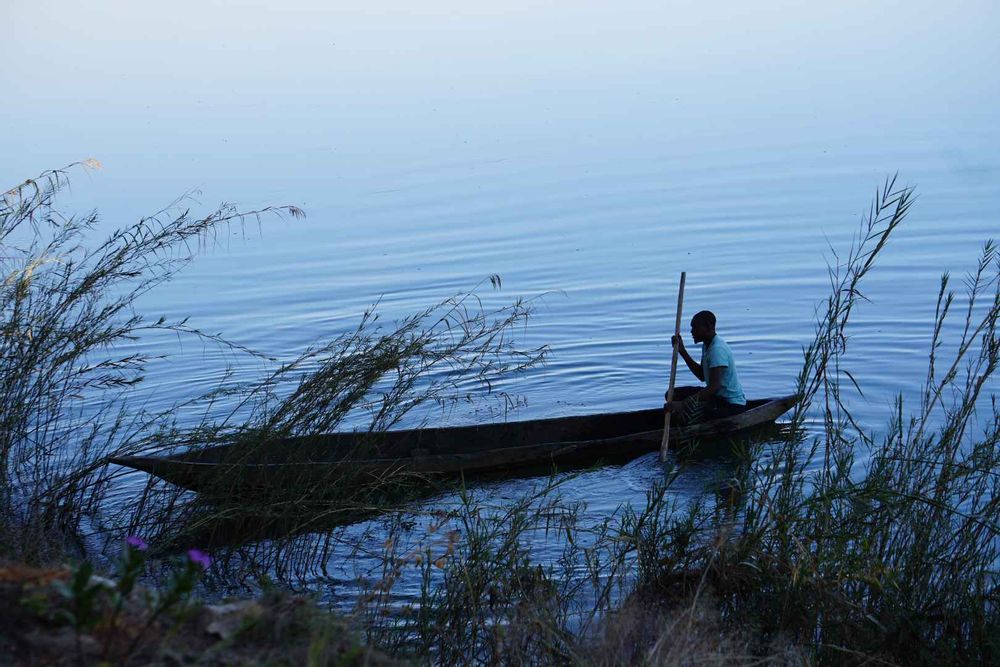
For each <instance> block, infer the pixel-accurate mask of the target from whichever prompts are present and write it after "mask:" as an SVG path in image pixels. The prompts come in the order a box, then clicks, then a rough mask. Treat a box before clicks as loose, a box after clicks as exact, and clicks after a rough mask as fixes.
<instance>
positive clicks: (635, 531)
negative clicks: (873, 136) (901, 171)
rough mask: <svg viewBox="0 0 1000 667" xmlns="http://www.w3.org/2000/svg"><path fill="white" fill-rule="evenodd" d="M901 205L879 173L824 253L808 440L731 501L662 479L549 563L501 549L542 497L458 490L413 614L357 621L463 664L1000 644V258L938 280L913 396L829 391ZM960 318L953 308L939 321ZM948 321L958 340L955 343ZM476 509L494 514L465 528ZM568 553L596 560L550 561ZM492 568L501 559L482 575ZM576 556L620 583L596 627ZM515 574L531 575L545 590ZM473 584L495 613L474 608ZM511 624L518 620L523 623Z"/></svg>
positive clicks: (783, 450)
mask: <svg viewBox="0 0 1000 667" xmlns="http://www.w3.org/2000/svg"><path fill="white" fill-rule="evenodd" d="M912 200H913V196H912V191H911V190H910V189H908V188H899V187H897V186H896V184H895V180H894V179H889V180H887V181H886V183H885V185H884V186H883V187H882V188H881V189H880V190H879V191H878V192H877V194H876V197H875V200H874V203H873V206H872V208H871V211H870V212H869V214H868V215H867V216H866V217H865V219H864V221H863V224H862V227H861V230H860V233H859V234H858V236H857V237H856V239H855V242H854V244H853V245H852V247H851V248H850V250H849V252H848V253H847V254H846V255H845V256H844V258H843V259H838V261H837V262H836V263H835V264H834V265H832V266H831V267H830V278H831V293H830V296H829V297H828V299H827V300H826V301H825V302H824V304H823V305H822V307H821V308H819V309H818V311H817V312H818V315H819V317H818V320H817V328H816V336H815V339H814V341H813V342H812V343H811V344H810V345H809V346H807V347H806V348H805V350H804V365H803V371H802V373H801V375H800V376H799V381H798V383H799V390H800V392H801V393H802V394H803V395H804V397H805V402H804V404H803V405H801V406H800V407H799V409H798V410H797V411H796V412H795V414H794V415H793V424H794V425H798V426H801V425H803V424H804V422H805V420H806V418H807V416H810V415H815V416H818V417H819V418H820V419H821V423H822V431H821V432H820V433H819V434H818V435H809V434H808V433H807V432H806V431H805V430H804V429H799V430H798V432H797V435H796V437H791V438H788V439H787V440H782V441H777V442H771V443H768V444H766V445H763V446H762V447H759V448H758V450H757V451H755V452H752V454H753V455H752V456H751V457H750V458H749V459H748V460H747V461H746V462H745V464H744V465H742V466H741V467H739V468H738V473H737V475H736V480H735V486H736V488H737V490H738V493H737V494H736V495H735V497H734V496H729V497H725V498H718V497H714V496H712V495H706V496H704V497H702V498H699V499H696V500H695V501H694V502H693V503H692V504H691V505H690V506H689V507H688V508H687V509H686V510H684V511H680V508H678V507H677V506H676V505H674V504H672V503H670V502H667V501H666V500H665V494H666V493H667V489H668V488H669V478H668V484H667V485H666V486H665V487H663V488H661V489H658V490H655V491H653V492H651V494H650V496H649V498H648V499H647V503H646V506H645V508H643V509H641V510H639V509H632V508H628V507H625V508H622V509H621V510H620V511H619V513H618V514H617V515H616V516H615V517H613V518H611V519H608V520H607V521H605V522H604V524H603V525H602V526H600V527H599V528H598V529H597V530H596V531H591V530H589V529H588V528H587V527H586V526H580V525H578V524H576V523H574V522H568V523H566V524H565V525H564V538H563V539H564V540H565V543H566V544H567V545H568V546H567V553H568V554H571V555H570V556H565V557H564V558H562V559H560V560H559V563H558V564H557V565H556V566H553V565H549V566H548V567H547V568H541V569H539V568H538V565H536V564H534V563H533V562H532V561H531V559H530V558H529V557H528V556H527V555H526V554H525V552H524V550H523V547H516V546H514V543H516V541H517V539H518V538H521V539H526V537H527V536H526V535H525V530H526V529H525V525H526V524H528V525H530V524H531V520H532V517H533V518H534V520H536V521H541V520H542V517H544V516H547V515H548V509H547V506H546V505H545V504H544V503H542V504H540V505H537V506H535V507H534V508H533V509H532V510H531V511H530V512H529V518H528V519H527V521H526V519H525V518H524V517H522V516H521V514H518V513H517V511H518V510H516V509H514V508H515V507H516V506H514V505H511V506H508V507H507V509H509V510H510V511H513V512H515V513H514V515H509V514H506V513H499V514H486V515H484V514H481V513H477V510H478V506H477V505H472V506H469V507H466V506H463V507H462V508H461V509H460V510H459V512H458V518H459V524H460V528H459V530H461V531H462V532H461V540H460V542H459V545H460V546H459V547H458V548H457V549H456V550H455V553H454V555H453V557H452V560H451V561H449V562H447V563H444V567H445V572H444V574H443V575H442V576H441V577H440V578H439V579H440V581H439V582H438V585H437V587H436V588H433V589H431V588H427V590H429V591H430V592H428V593H425V594H424V595H423V597H422V599H421V604H420V605H419V608H420V612H419V618H420V619H421V620H420V621H419V622H415V623H402V624H400V622H399V621H398V620H396V621H394V622H393V623H392V624H390V625H389V626H387V625H386V623H385V621H384V618H385V617H384V616H381V615H378V614H373V615H368V616H366V618H367V623H368V627H369V634H370V637H371V638H372V639H373V640H375V641H379V642H384V641H385V637H384V633H385V631H386V627H390V628H391V629H393V630H398V629H399V628H400V627H402V628H403V629H405V630H406V631H407V632H409V633H410V634H409V637H410V638H411V640H412V642H413V643H412V644H411V647H413V648H415V649H416V655H417V656H418V657H420V658H421V659H423V660H426V661H429V662H437V661H439V660H440V661H443V662H452V661H456V660H458V661H467V662H474V663H477V664H479V663H481V664H495V663H512V664H522V663H525V664H538V663H551V662H562V663H588V664H589V663H598V664H624V663H649V664H675V663H677V664H681V663H684V664H690V663H691V662H694V661H698V662H701V661H708V662H718V663H720V664H721V663H723V662H728V663H732V662H736V663H739V662H748V663H754V662H757V661H760V660H762V659H763V660H768V661H777V662H785V661H788V662H793V663H797V664H800V663H801V662H804V661H809V662H811V661H816V662H820V663H837V664H840V663H844V662H848V663H869V662H874V663H880V664H915V663H922V664H987V663H994V662H996V661H997V660H998V659H1000V640H998V639H997V637H998V636H1000V635H998V631H1000V609H998V603H1000V600H998V595H1000V580H998V579H997V568H998V564H1000V561H998V557H1000V551H998V549H1000V540H998V538H1000V412H998V407H997V400H996V396H995V395H993V394H990V393H989V392H990V390H991V389H992V388H994V387H995V386H996V384H995V374H996V370H997V365H998V361H1000V337H998V331H997V322H998V319H1000V253H998V251H997V247H996V245H995V244H994V243H993V242H986V243H985V244H984V246H983V248H982V251H981V253H980V256H979V257H978V259H977V261H976V263H975V265H974V267H973V269H972V271H971V272H970V273H969V274H968V275H967V276H966V278H965V280H964V291H963V293H961V294H958V293H955V292H953V291H951V290H950V289H949V286H950V283H951V280H950V277H949V276H947V275H945V276H943V277H942V279H941V285H940V292H939V294H938V299H937V306H936V309H935V313H934V317H933V319H932V320H931V321H930V326H929V331H928V344H929V354H928V371H927V375H926V380H925V384H924V387H923V391H922V392H921V397H920V399H919V401H918V402H917V403H916V404H915V405H912V406H910V405H905V404H904V402H903V399H902V397H900V398H898V399H897V400H896V403H895V407H894V410H893V413H892V414H891V415H889V418H888V423H887V428H886V429H885V434H884V435H882V436H880V437H876V436H875V435H873V434H872V433H871V432H869V431H867V430H865V429H863V428H862V427H861V425H860V424H858V423H857V421H856V420H855V419H854V417H853V415H852V414H851V411H850V407H849V404H848V401H847V399H846V396H847V394H848V390H847V389H846V388H845V387H847V388H850V387H853V388H854V389H858V390H860V387H859V386H858V385H857V383H856V382H855V380H854V377H853V375H852V374H851V373H850V371H849V363H848V362H849V355H848V343H849V340H850V335H849V334H850V328H849V324H850V317H851V315H852V314H853V313H854V312H855V311H856V310H857V309H858V307H859V305H860V302H862V301H864V300H866V298H867V297H865V295H864V293H863V292H862V290H861V286H862V281H863V279H864V278H865V276H867V275H868V274H869V273H870V272H871V271H872V270H873V268H874V266H875V263H876V260H877V259H878V257H879V255H880V254H881V252H882V251H883V250H884V249H885V247H886V245H887V243H888V241H889V238H890V236H891V234H892V233H893V232H894V231H895V230H896V229H897V227H898V226H899V225H900V224H901V223H902V221H903V220H904V219H905V216H906V214H907V213H908V211H909V208H910V205H911V203H912ZM960 302H961V303H962V307H961V308H960V309H959V308H958V307H957V305H958V304H959V303H960ZM956 312H957V314H958V317H959V319H958V321H952V320H951V319H949V318H953V317H954V316H955V314H956ZM946 331H948V332H950V331H954V332H955V333H956V335H957V338H956V339H955V340H953V341H950V343H951V344H950V345H945V344H944V341H943V336H944V332H946ZM945 349H949V350H950V354H948V355H945V354H944V350H945ZM470 514H471V515H473V516H475V517H477V520H478V521H487V522H488V524H489V525H488V527H486V528H484V527H482V526H480V525H472V526H470V525H468V520H467V518H466V517H467V516H469V515H470ZM487 517H488V518H487ZM484 535H486V536H490V537H491V539H488V540H485V543H486V544H489V545H491V548H490V549H483V547H482V545H483V544H484V540H483V536H484ZM552 539H555V538H554V537H553V538H552ZM583 545H585V546H583ZM411 553H412V552H411ZM572 554H575V555H572ZM574 558H580V559H581V560H582V562H587V563H590V562H598V563H599V566H598V567H597V568H596V569H593V570H587V569H586V568H576V569H574V568H570V572H569V573H563V572H560V571H559V566H561V564H563V563H565V562H575V561H574ZM387 562H389V563H393V564H395V570H392V572H393V573H394V576H398V571H399V567H400V563H406V562H411V561H408V560H407V558H406V557H403V558H402V559H400V557H399V556H398V555H395V556H392V557H391V558H389V560H388V561H387ZM421 563H424V564H425V563H426V560H425V561H421ZM496 563H502V564H503V567H502V568H500V569H499V570H498V571H492V570H490V566H491V565H493V564H496ZM581 572H585V573H590V575H593V574H595V573H597V574H598V575H604V576H605V577H606V579H605V580H604V581H605V583H607V582H608V581H609V580H610V581H614V582H615V583H614V584H613V585H610V588H603V589H602V590H610V589H616V590H618V591H619V595H618V596H616V597H615V602H614V603H613V604H606V605H602V604H596V603H594V601H595V600H599V601H606V599H607V598H605V597H602V596H601V595H600V594H596V595H590V596H587V595H584V596H583V600H584V601H587V600H589V601H590V603H591V605H590V607H589V609H590V616H589V617H591V618H598V619H601V620H600V621H598V622H597V623H595V624H589V623H580V622H577V623H573V622H571V621H570V619H571V616H570V615H569V614H567V612H566V610H567V609H569V608H572V605H573V604H574V603H576V604H579V603H580V592H581V591H580V589H579V588H574V587H572V586H567V585H566V584H565V582H564V581H563V579H562V577H564V576H568V577H570V580H571V581H576V582H578V583H579V582H583V581H591V580H600V576H598V578H597V579H592V577H591V576H590V575H587V574H583V575H582V574H581ZM519 573H521V574H519ZM526 573H531V576H530V579H525V577H528V574H526ZM512 577H514V580H512V579H511V578H512ZM517 577H521V578H517ZM526 580H530V581H531V582H532V586H536V585H537V586H541V587H542V588H543V590H544V591H545V592H544V594H542V596H541V597H542V600H541V601H539V600H538V599H536V598H535V597H533V595H535V594H534V591H535V590H536V589H535V588H531V587H526V586H525V584H524V582H525V581H526ZM382 581H383V582H384V581H386V580H385V579H383V580H382ZM388 581H390V582H391V581H394V578H393V577H390V578H389V579H388ZM535 582H537V583H535ZM470 588H471V589H472V590H470ZM456 591H458V592H460V593H461V595H456V594H455V592H456ZM483 599H486V600H489V601H490V604H489V606H488V607H487V611H488V612H489V613H478V612H477V611H475V610H478V609H479V608H480V607H481V603H480V600H483ZM623 600H624V602H623ZM586 608H587V605H586V604H584V609H586ZM470 610H472V611H470ZM510 610H517V614H516V616H515V615H512V614H511V612H510ZM706 610H707V611H706ZM580 615H582V616H583V617H588V614H587V612H586V611H583V612H580V611H579V610H578V616H577V617H576V618H577V620H578V619H579V618H580ZM436 619H444V620H443V621H439V622H437V624H436V625H435V621H436ZM525 619H527V620H525ZM470 625H471V626H473V627H470ZM523 627H529V628H531V632H530V633H529V634H530V637H529V638H528V639H525V638H524V634H523V633H522V632H521V631H520V630H519V629H520V628H523ZM371 628H374V630H372V629H371ZM428 635H429V638H428ZM476 637H478V638H480V640H479V641H478V643H472V642H471V639H470V638H476ZM515 640H516V641H515ZM388 645H390V646H397V645H400V643H399V640H398V639H396V640H395V643H394V642H389V643H388ZM538 656H544V657H543V658H538Z"/></svg>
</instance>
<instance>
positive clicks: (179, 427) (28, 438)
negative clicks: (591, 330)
mask: <svg viewBox="0 0 1000 667" xmlns="http://www.w3.org/2000/svg"><path fill="white" fill-rule="evenodd" d="M98 166H99V165H98V164H97V163H96V162H95V161H87V162H84V163H79V164H74V165H70V166H69V167H66V168H64V169H60V170H55V171H50V172H46V173H44V174H42V175H41V176H39V177H38V178H35V179H29V180H28V181H26V182H24V183H22V184H21V185H19V186H16V187H14V188H11V189H10V190H8V191H7V192H6V193H4V195H3V200H2V208H0V241H2V242H3V243H4V246H3V253H2V257H0V271H2V275H3V281H2V283H0V313H2V320H0V327H2V328H0V332H2V338H0V475H2V477H0V482H2V489H0V517H2V520H3V521H4V522H5V526H4V531H3V534H4V538H5V539H4V542H5V543H4V544H3V545H2V547H3V550H4V551H5V552H7V553H9V554H13V555H16V556H18V557H21V558H26V559H30V560H41V559H44V558H45V557H46V556H47V555H51V554H54V553H58V551H59V550H60V549H66V548H72V547H73V545H72V542H73V541H75V540H78V538H79V536H80V535H81V532H82V531H81V525H82V524H83V523H84V522H100V523H103V524H105V525H107V526H108V527H109V528H110V529H111V530H112V531H121V530H124V529H126V527H130V528H132V529H133V530H134V529H136V528H137V527H143V528H144V529H145V530H146V531H147V534H149V533H162V532H165V531H167V530H171V529H174V528H176V526H177V525H178V521H180V520H182V519H184V518H187V517H190V516H191V515H192V514H194V515H199V513H200V512H201V510H203V509H205V508H204V507H202V506H201V505H199V503H197V502H194V503H192V502H190V499H189V498H186V497H183V496H182V495H181V494H179V493H178V492H177V491H175V490H173V489H168V488H165V487H164V486H163V485H162V484H159V483H157V482H152V483H151V484H150V485H149V486H148V487H147V491H146V493H145V494H144V495H143V496H142V497H141V498H138V499H136V501H135V502H133V503H125V504H122V505H121V506H119V508H118V509H117V510H111V511H110V513H109V511H108V510H107V508H106V507H105V506H104V504H103V500H104V498H105V495H106V492H107V491H108V489H109V488H110V486H111V483H112V482H113V481H114V478H115V477H116V476H120V475H121V474H122V473H121V471H120V470H119V469H117V468H116V467H113V466H107V465H106V460H107V457H108V456H111V455H116V456H121V455H128V454H140V453H141V454H151V453H159V452H165V451H170V450H172V449H176V448H184V447H190V446H205V445H212V444H230V443H234V442H240V443H243V444H248V443H249V444H251V445H253V444H261V445H263V444H264V443H270V442H275V441H280V440H281V439H284V438H287V437H291V436H302V435H310V434H319V433H325V432H327V431H330V430H333V429H335V428H336V427H337V426H338V425H340V424H341V423H342V422H343V420H344V419H345V418H347V417H348V416H349V415H350V416H352V417H357V419H358V420H361V419H366V420H367V427H366V429H362V430H365V431H367V432H368V433H379V432H382V431H384V430H386V429H388V428H390V427H392V426H395V425H397V424H398V423H399V422H400V421H401V420H402V419H403V418H404V417H406V416H407V415H410V414H411V413H412V412H413V411H414V410H415V409H416V408H418V407H420V406H422V405H425V404H432V405H437V406H439V407H442V408H445V407H448V406H449V405H453V404H455V403H456V402H459V401H463V400H470V401H471V400H474V399H475V398H477V397H479V396H481V395H484V394H485V395H488V396H490V397H491V398H492V399H494V400H495V401H499V402H500V404H501V405H502V406H503V407H504V408H509V407H511V406H512V405H513V404H514V402H515V401H516V399H515V398H514V397H512V396H510V395H508V394H507V393H506V392H504V391H501V390H499V389H498V390H497V391H493V385H494V383H496V382H497V381H498V380H499V379H501V378H505V377H507V376H509V375H511V374H514V373H518V372H521V371H523V370H525V369H527V368H530V367H531V366H533V365H535V364H537V363H539V362H540V361H541V360H542V359H543V358H544V355H545V352H546V349H545V348H544V347H542V348H537V349H522V348H521V347H520V346H519V345H518V344H517V333H518V327H519V326H523V325H524V323H525V321H526V319H527V317H528V315H529V313H530V303H527V302H524V301H515V302H514V303H513V304H511V305H509V306H506V307H502V308H499V309H495V310H489V309H486V308H484V307H483V304H482V302H481V301H480V299H479V297H478V296H477V295H476V293H475V291H472V292H466V293H460V294H457V295H455V296H454V297H451V298H448V299H445V300H443V301H441V302H440V303H438V304H436V305H433V306H431V307H428V308H427V309H425V310H424V311H422V312H420V313H417V314H415V315H413V316H411V317H407V318H405V319H403V320H401V321H397V322H394V323H391V324H388V325H385V326H383V324H382V322H381V321H380V319H379V316H378V314H377V312H376V311H375V310H374V309H373V310H370V311H368V312H366V313H364V314H363V315H362V317H361V319H360V322H359V324H358V326H357V327H356V328H355V329H354V330H352V331H349V332H347V333H344V334H343V335H340V336H337V337H335V338H334V339H333V340H331V341H327V342H321V343H318V344H316V345H314V346H312V347H310V348H309V349H307V350H305V351H304V352H302V353H301V354H299V355H297V356H296V357H295V358H294V359H293V360H292V361H290V362H287V363H283V364H277V363H274V362H273V357H271V356H270V355H265V354H263V353H261V352H257V351H254V350H251V349H249V348H247V347H245V346H241V345H238V344H236V343H234V342H232V341H228V340H227V339H224V338H222V337H221V336H218V335H208V334H205V333H203V332H201V331H199V330H197V329H196V328H194V327H192V326H190V325H189V324H188V323H187V321H186V320H182V321H178V322H168V321H166V320H164V319H163V318H159V319H149V318H146V317H144V316H143V315H142V314H140V313H139V312H137V300H138V299H139V297H141V296H142V295H143V294H145V293H147V292H149V291H150V290H153V289H155V288H157V287H159V286H160V285H162V284H164V283H165V282H167V281H169V280H170V279H171V278H172V277H173V276H174V275H176V273H177V272H178V271H179V270H181V269H182V268H183V267H184V266H185V265H186V264H187V263H189V262H190V261H191V260H192V258H193V257H194V255H195V253H196V252H197V250H198V248H199V247H200V246H201V245H202V244H204V243H205V242H207V241H210V240H211V239H212V235H213V234H214V233H215V232H216V230H217V229H218V228H219V227H220V226H223V227H224V226H226V225H231V224H233V223H242V222H243V221H246V220H248V219H253V220H260V219H261V218H262V216H264V215H267V214H272V215H279V216H282V215H288V216H291V217H301V216H302V215H304V214H303V212H302V211H301V210H300V209H298V208H296V207H294V206H286V207H268V208H265V209H261V210H256V211H239V210H238V209H236V208H235V207H234V206H232V205H223V206H221V207H220V208H218V209H217V210H215V211H214V212H212V213H210V214H209V215H207V216H204V217H199V216H196V215H192V214H191V212H190V210H188V209H186V208H183V207H182V206H183V205H184V204H185V203H186V200H180V201H179V202H177V203H175V204H174V205H173V206H171V207H169V208H168V209H165V210H164V211H161V212H159V213H157V214H156V215H154V216H151V217H148V218H143V219H141V220H140V221H138V222H137V223H135V224H132V225H130V226H127V227H124V228H121V229H117V230H116V231H114V232H112V233H111V234H110V235H109V236H107V237H106V238H104V239H103V240H98V241H97V242H94V241H93V238H94V237H95V236H96V234H97V231H96V230H95V226H96V224H97V222H98V215H97V213H96V212H91V213H88V214H86V215H83V216H66V215H64V214H62V213H61V211H60V210H59V208H58V205H57V195H58V194H59V193H60V191H61V190H62V189H63V188H65V187H66V186H67V185H68V174H69V172H70V171H71V170H72V169H74V168H78V169H95V168H97V167H98ZM489 280H490V283H491V284H492V285H493V286H495V287H499V277H497V276H493V277H491V278H490V279H489ZM484 283H485V281H484ZM477 288H478V286H477ZM376 305H377V304H376ZM164 331H168V332H172V333H178V334H182V335H187V336H195V337H198V338H201V339H204V340H208V341H212V342H214V343H217V344H219V345H223V346H226V347H228V348H230V349H233V350H237V351H239V352H241V353H244V354H247V355H251V356H252V357H253V358H255V359H257V360H258V361H260V362H261V363H264V364H270V368H269V370H267V371H266V373H265V374H264V375H263V376H260V377H250V379H248V380H246V381H241V382H234V381H232V378H230V377H228V376H226V375H225V371H224V370H222V369H220V388H219V389H218V390H216V391H213V392H210V393H208V394H207V395H204V396H200V397H198V398H196V399H195V403H196V404H199V405H201V406H202V407H203V408H204V414H205V415H206V417H205V419H204V420H203V421H202V423H200V424H197V425H194V426H192V425H189V424H181V423H178V422H177V420H176V417H175V411H174V410H168V411H166V412H163V413H156V414H154V413H149V412H147V411H144V410H143V409H142V407H141V406H136V405H134V401H130V400H129V398H130V396H131V391H132V390H133V389H134V388H135V386H136V385H137V384H139V383H140V382H141V381H142V379H143V372H144V370H145V368H146V365H147V363H148V362H149V361H150V359H151V357H150V356H149V355H148V354H146V353H143V352H141V351H139V352H136V351H122V350H123V349H124V348H126V347H128V348H129V349H130V350H134V349H136V347H138V346H137V345H135V343H136V342H137V341H140V339H141V338H142V337H143V336H148V335H151V334H155V333H157V332H164ZM139 349H141V348H139ZM223 380H227V382H225V383H224V382H223ZM308 491H309V490H308V489H304V490H303V493H304V495H305V496H308ZM367 501H368V500H367V499H366V498H363V497H362V498H359V497H354V498H352V499H350V501H349V502H347V503H346V505H345V503H343V502H342V503H340V504H339V505H337V506H336V507H334V508H333V510H332V511H336V512H340V513H343V512H346V511H349V512H356V511H358V510H363V509H364V505H365V502H367ZM234 509H242V510H246V509H247V508H246V506H242V507H241V508H233V507H223V508H211V511H212V512H214V513H215V514H222V515H225V514H226V513H228V512H232V511H233V510H234ZM267 509H268V510H269V511H271V512H277V513H281V511H282V510H281V507H280V506H272V505H271V504H268V505H267ZM298 509H301V508H298ZM320 509H321V510H323V509H327V508H320ZM290 512H291V513H297V512H296V511H295V508H292V510H290ZM299 513H300V512H299Z"/></svg>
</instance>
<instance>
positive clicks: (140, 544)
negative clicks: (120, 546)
mask: <svg viewBox="0 0 1000 667" xmlns="http://www.w3.org/2000/svg"><path fill="white" fill-rule="evenodd" d="M125 544H127V545H129V546H130V547H132V548H133V549H138V550H139V551H145V550H146V549H148V548H149V545H148V544H146V541H145V540H144V539H142V538H141V537H136V536H135V535H129V536H128V537H126V538H125Z"/></svg>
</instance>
